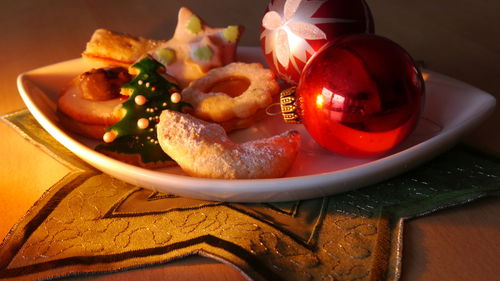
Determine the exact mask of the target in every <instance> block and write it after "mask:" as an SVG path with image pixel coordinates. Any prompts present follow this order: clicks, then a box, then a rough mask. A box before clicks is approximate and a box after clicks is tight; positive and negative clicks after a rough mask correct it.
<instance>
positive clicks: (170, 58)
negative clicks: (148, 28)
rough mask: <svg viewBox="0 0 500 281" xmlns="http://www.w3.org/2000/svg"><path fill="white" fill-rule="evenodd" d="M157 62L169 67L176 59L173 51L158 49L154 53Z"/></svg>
mask: <svg viewBox="0 0 500 281" xmlns="http://www.w3.org/2000/svg"><path fill="white" fill-rule="evenodd" d="M156 55H157V56H158V60H160V62H161V63H163V64H164V65H171V64H172V63H174V62H175V60H176V59H177V57H176V55H175V51H174V50H172V49H169V48H164V49H159V50H157V51H156Z"/></svg>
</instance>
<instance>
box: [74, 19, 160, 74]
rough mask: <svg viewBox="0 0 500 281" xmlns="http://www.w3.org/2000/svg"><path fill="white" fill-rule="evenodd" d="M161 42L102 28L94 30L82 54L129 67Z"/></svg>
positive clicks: (85, 56)
mask: <svg viewBox="0 0 500 281" xmlns="http://www.w3.org/2000/svg"><path fill="white" fill-rule="evenodd" d="M161 44H162V41H156V40H151V39H147V38H142V37H134V36H131V35H128V34H124V33H118V32H114V31H110V30H107V29H102V28H101V29H97V30H96V31H94V34H92V37H91V38H90V41H89V42H87V46H86V48H85V51H84V52H83V53H82V56H83V57H84V58H87V59H92V60H98V61H101V62H104V63H105V64H106V65H117V66H125V67H128V66H129V65H131V64H133V63H134V62H135V61H137V60H138V59H139V58H141V57H142V56H143V55H144V54H145V53H147V52H148V51H150V50H153V49H155V48H157V47H158V46H159V45H161Z"/></svg>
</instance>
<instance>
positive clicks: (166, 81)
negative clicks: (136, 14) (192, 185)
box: [58, 8, 300, 179]
mask: <svg viewBox="0 0 500 281" xmlns="http://www.w3.org/2000/svg"><path fill="white" fill-rule="evenodd" d="M243 30H244V29H243V27H241V26H237V25H230V26H227V27H224V28H213V27H210V26H208V25H207V24H206V23H205V22H204V21H203V20H202V19H201V18H200V17H198V16H197V15H195V14H194V13H193V12H191V11H190V10H189V9H187V8H181V9H180V10H179V15H178V24H177V27H176V29H175V32H174V35H173V37H172V38H171V39H170V40H165V41H162V40H152V39H148V38H142V37H135V36H131V35H128V34H123V33H117V32H113V31H110V30H105V29H98V30H96V31H95V32H94V34H93V35H92V36H91V38H90V40H89V42H88V43H87V46H86V49H85V51H84V52H83V54H82V56H83V58H84V59H88V60H93V61H96V60H97V61H99V62H100V63H101V64H102V67H101V68H97V69H91V70H89V71H87V72H85V73H82V74H81V75H79V76H78V77H76V78H75V79H73V80H72V81H71V82H70V83H69V84H68V86H67V87H66V88H65V89H63V90H62V92H61V94H60V96H59V99H58V115H59V118H60V122H61V124H62V125H63V126H65V127H66V128H68V129H69V130H71V131H73V132H75V133H78V134H80V135H83V136H86V137H89V138H94V139H101V140H102V143H101V144H99V145H98V146H97V147H96V150H97V151H99V152H101V153H104V154H106V155H109V156H111V157H114V158H117V159H119V160H121V161H124V162H127V163H130V164H134V165H138V166H142V167H147V168H158V167H164V166H168V165H175V164H178V165H179V166H180V167H181V168H182V169H183V170H184V171H185V172H186V173H187V174H189V175H192V176H198V177H208V178H225V179H237V178H273V177H280V176H282V175H283V174H284V173H285V172H286V171H287V170H288V168H289V167H290V166H291V165H292V163H293V161H294V159H295V156H296V154H297V152H298V149H299V146H300V135H299V134H298V133H297V132H295V131H290V132H284V133H283V134H280V135H278V136H275V137H271V138H268V139H261V140H256V141H251V142H246V143H242V144H238V143H234V142H232V141H230V140H229V138H228V137H227V133H229V132H231V131H233V130H236V129H244V128H247V127H250V126H251V125H253V124H254V122H256V121H257V120H259V119H261V118H262V117H264V116H265V114H264V112H265V108H267V107H268V106H269V105H270V104H271V103H272V101H273V98H274V97H275V96H276V95H277V94H278V93H279V91H280V87H279V85H278V83H277V81H276V79H275V76H274V74H273V72H272V71H271V70H269V69H266V68H264V67H263V66H262V65H261V64H258V63H242V62H235V53H236V47H237V44H238V41H239V39H240V37H241V35H242V32H243Z"/></svg>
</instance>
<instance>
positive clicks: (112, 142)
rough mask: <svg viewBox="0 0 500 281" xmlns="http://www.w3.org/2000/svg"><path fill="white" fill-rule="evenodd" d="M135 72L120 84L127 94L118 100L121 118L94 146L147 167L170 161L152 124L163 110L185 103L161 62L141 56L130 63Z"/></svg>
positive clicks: (128, 161)
mask: <svg viewBox="0 0 500 281" xmlns="http://www.w3.org/2000/svg"><path fill="white" fill-rule="evenodd" d="M132 68H133V69H135V70H136V71H137V72H138V74H137V75H136V77H135V78H134V79H132V80H131V81H130V82H129V83H127V84H124V85H123V86H122V92H125V93H127V94H129V95H130V97H129V98H128V99H127V100H126V101H125V102H124V103H123V104H122V108H121V110H123V111H124V114H123V118H122V119H121V120H120V121H118V122H117V123H115V124H114V125H111V126H110V127H108V128H107V129H106V133H105V134H104V136H103V140H104V143H102V144H100V145H98V146H97V147H96V148H95V149H96V150H97V151H99V152H101V153H103V154H106V155H108V156H111V157H113V158H116V159H119V160H121V161H124V162H127V163H130V164H134V165H138V166H142V167H148V168H159V167H164V166H167V165H170V164H173V163H174V162H173V160H172V159H171V158H170V157H169V156H168V155H167V154H165V152H163V150H162V149H161V147H160V145H159V144H158V139H157V137H156V124H157V123H158V122H159V117H160V113H161V112H162V111H163V110H165V109H169V110H175V111H179V112H181V111H182V110H183V109H184V108H185V107H190V105H189V104H187V103H185V102H182V101H181V95H180V88H179V87H178V86H177V85H175V84H172V83H170V82H168V81H167V80H166V79H165V78H164V77H163V76H162V75H161V72H165V68H164V67H163V65H162V64H160V63H159V62H157V61H156V60H154V59H152V58H151V57H145V58H143V59H141V60H139V61H138V62H137V63H135V64H134V65H132Z"/></svg>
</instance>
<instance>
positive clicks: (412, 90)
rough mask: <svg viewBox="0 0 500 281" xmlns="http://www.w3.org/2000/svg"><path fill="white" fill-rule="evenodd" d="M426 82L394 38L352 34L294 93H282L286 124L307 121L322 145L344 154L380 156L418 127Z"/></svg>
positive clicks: (319, 60) (319, 58)
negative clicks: (391, 39)
mask: <svg viewBox="0 0 500 281" xmlns="http://www.w3.org/2000/svg"><path fill="white" fill-rule="evenodd" d="M424 98H425V89H424V81H423V78H422V75H421V73H420V71H419V69H418V68H417V67H416V65H415V63H414V61H413V59H412V58H411V57H410V55H409V54H408V53H407V52H406V51H405V50H404V49H403V48H402V47H400V46H399V45H398V44H396V43H394V42H393V41H390V40H389V39H386V38H383V37H380V36H376V35H368V34H359V35H349V36H345V37H342V38H340V39H339V40H337V41H335V42H334V43H332V44H328V45H325V46H324V47H323V48H322V49H320V50H319V51H318V52H317V53H316V55H315V56H313V57H312V58H311V59H310V60H309V62H308V63H307V65H306V66H305V68H304V70H303V72H302V75H301V77H300V81H299V84H298V86H297V88H296V91H295V93H294V94H293V93H288V94H287V93H286V92H284V93H282V111H283V116H284V117H285V120H287V119H288V121H299V122H302V123H304V125H305V127H306V129H307V131H308V132H309V134H310V135H311V137H312V138H313V139H314V140H315V141H316V142H318V143H319V144H320V145H321V146H323V147H325V148H327V149H329V150H331V151H333V152H335V153H337V154H340V155H343V156H349V157H361V158H364V157H374V156H380V155H382V154H384V153H386V152H388V151H389V150H391V149H393V148H394V147H395V146H397V145H398V144H399V143H400V142H401V141H403V140H404V139H405V138H406V137H407V136H408V135H409V134H410V133H411V132H412V131H413V130H414V128H415V127H416V124H417V121H418V120H419V117H420V115H421V112H422V109H423V104H424Z"/></svg>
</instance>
